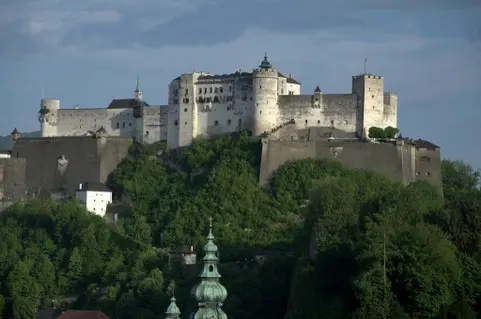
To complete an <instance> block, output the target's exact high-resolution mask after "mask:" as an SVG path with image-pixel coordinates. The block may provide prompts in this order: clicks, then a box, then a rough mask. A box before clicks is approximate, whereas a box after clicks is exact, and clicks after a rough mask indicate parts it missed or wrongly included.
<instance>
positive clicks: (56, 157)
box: [12, 136, 132, 195]
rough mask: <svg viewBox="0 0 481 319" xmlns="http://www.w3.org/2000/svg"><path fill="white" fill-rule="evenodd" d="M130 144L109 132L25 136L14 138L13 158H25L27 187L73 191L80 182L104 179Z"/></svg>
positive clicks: (102, 180) (129, 139) (49, 192)
mask: <svg viewBox="0 0 481 319" xmlns="http://www.w3.org/2000/svg"><path fill="white" fill-rule="evenodd" d="M131 145H132V138H126V137H112V136H111V137H101V138H100V137H99V138H97V137H92V136H82V137H47V138H27V139H20V140H18V141H16V142H15V144H14V146H13V148H12V158H17V159H23V160H24V161H26V173H25V178H24V180H25V185H26V187H27V188H28V189H30V190H33V191H35V192H40V191H41V193H42V194H48V195H50V194H52V193H54V192H59V191H62V192H65V193H66V194H68V195H72V194H74V193H75V190H76V189H77V188H78V185H79V184H80V183H83V182H86V181H92V182H102V183H103V182H105V181H106V179H107V177H108V175H109V174H110V173H111V172H112V171H113V170H114V169H115V168H116V167H117V165H118V164H119V163H120V162H121V161H122V159H123V158H125V157H126V156H127V154H128V149H129V147H130V146H131ZM37 194H38V193H37Z"/></svg>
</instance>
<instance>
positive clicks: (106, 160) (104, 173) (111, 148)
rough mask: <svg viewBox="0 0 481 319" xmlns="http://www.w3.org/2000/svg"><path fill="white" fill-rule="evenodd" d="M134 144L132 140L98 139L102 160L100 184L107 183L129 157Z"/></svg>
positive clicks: (98, 150) (99, 153)
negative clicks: (110, 176) (115, 170)
mask: <svg viewBox="0 0 481 319" xmlns="http://www.w3.org/2000/svg"><path fill="white" fill-rule="evenodd" d="M132 142H133V141H132V139H130V138H108V139H106V138H101V139H97V153H98V157H99V159H100V173H99V177H98V181H99V182H101V183H103V182H105V181H106V180H107V178H108V176H109V174H110V173H112V171H113V170H114V169H115V168H116V167H117V166H118V165H119V164H120V162H122V160H123V159H124V158H126V157H127V155H128V153H129V148H130V146H131V145H132Z"/></svg>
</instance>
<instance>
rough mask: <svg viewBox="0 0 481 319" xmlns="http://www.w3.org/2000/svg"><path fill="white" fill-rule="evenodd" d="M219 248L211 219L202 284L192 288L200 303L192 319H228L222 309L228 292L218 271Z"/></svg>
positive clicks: (193, 295) (210, 219)
mask: <svg viewBox="0 0 481 319" xmlns="http://www.w3.org/2000/svg"><path fill="white" fill-rule="evenodd" d="M217 250H218V249H217V246H216V244H214V235H213V234H212V218H209V235H208V236H207V243H206V244H205V246H204V252H205V256H204V259H203V260H204V268H203V270H202V272H201V273H200V275H199V278H201V282H200V283H198V284H197V285H196V286H195V287H194V288H192V292H191V293H192V297H194V298H195V299H196V300H197V302H198V306H199V308H198V310H197V312H196V313H195V314H194V313H193V314H192V315H191V316H190V318H191V319H227V315H226V314H225V313H224V311H222V309H221V307H222V304H223V302H224V300H225V299H226V298H227V290H226V289H225V287H224V286H222V284H221V283H220V282H219V279H220V277H221V275H220V274H219V272H218V270H217V264H218V263H219V259H218V258H217V255H216V253H217Z"/></svg>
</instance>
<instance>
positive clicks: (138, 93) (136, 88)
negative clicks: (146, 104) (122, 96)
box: [134, 75, 142, 101]
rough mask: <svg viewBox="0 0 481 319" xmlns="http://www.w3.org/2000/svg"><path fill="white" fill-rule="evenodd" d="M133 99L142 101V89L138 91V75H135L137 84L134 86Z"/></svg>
mask: <svg viewBox="0 0 481 319" xmlns="http://www.w3.org/2000/svg"><path fill="white" fill-rule="evenodd" d="M134 93H135V100H136V101H142V91H140V86H139V76H138V75H137V84H136V86H135V91H134Z"/></svg>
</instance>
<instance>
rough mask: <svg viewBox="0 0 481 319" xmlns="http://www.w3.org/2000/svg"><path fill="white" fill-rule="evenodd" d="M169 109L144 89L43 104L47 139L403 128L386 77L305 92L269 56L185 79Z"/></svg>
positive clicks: (171, 138) (183, 141)
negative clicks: (98, 99) (92, 101)
mask: <svg viewBox="0 0 481 319" xmlns="http://www.w3.org/2000/svg"><path fill="white" fill-rule="evenodd" d="M168 90H169V95H168V105H149V104H148V103H146V102H145V101H144V100H143V96H142V92H141V90H140V88H139V82H138V80H137V87H136V89H135V96H134V98H130V99H114V100H112V102H111V103H110V105H109V106H108V107H107V108H106V109H105V108H104V109H99V108H89V109H76V108H74V109H62V108H60V101H59V100H56V99H42V103H41V108H40V111H39V121H40V129H41V136H42V137H55V136H84V135H93V134H94V133H95V132H96V131H97V130H99V129H101V128H102V130H105V131H106V133H107V134H108V135H109V136H121V137H133V138H135V139H136V140H137V141H139V142H141V143H154V142H157V141H167V145H168V147H169V148H177V147H183V146H188V145H190V144H191V143H192V140H193V139H195V138H209V137H213V136H217V135H222V134H227V133H232V132H237V131H242V130H249V131H251V132H252V133H253V134H254V135H256V136H259V135H262V134H264V133H270V132H272V131H274V130H276V129H278V128H279V127H281V126H283V125H285V124H288V123H295V126H296V128H298V129H305V128H308V127H329V128H336V129H337V130H338V131H340V132H343V133H344V134H345V135H346V136H358V137H366V135H367V132H368V130H369V128H370V127H373V126H375V127H380V128H385V127H388V126H391V127H394V128H396V127H397V108H398V106H397V101H398V98H397V95H396V94H395V93H385V92H384V78H383V77H381V76H375V75H370V74H362V75H358V76H353V78H352V92H351V93H346V94H324V93H323V92H321V90H320V89H319V87H317V88H316V89H315V90H314V92H313V94H309V95H301V94H300V92H301V84H300V83H299V82H298V81H296V80H295V79H294V78H293V77H292V75H289V76H285V75H283V74H282V73H280V72H279V71H277V70H276V69H275V68H274V67H273V66H272V64H271V63H270V62H269V60H268V58H267V55H266V56H265V57H264V60H263V61H262V62H261V64H260V65H259V67H258V68H257V69H254V70H253V71H252V72H243V71H242V70H240V71H238V72H235V73H231V74H222V75H216V74H211V73H205V72H194V73H189V74H182V75H181V76H179V77H177V78H175V79H174V80H173V81H172V82H171V83H170V84H169V87H168Z"/></svg>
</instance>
